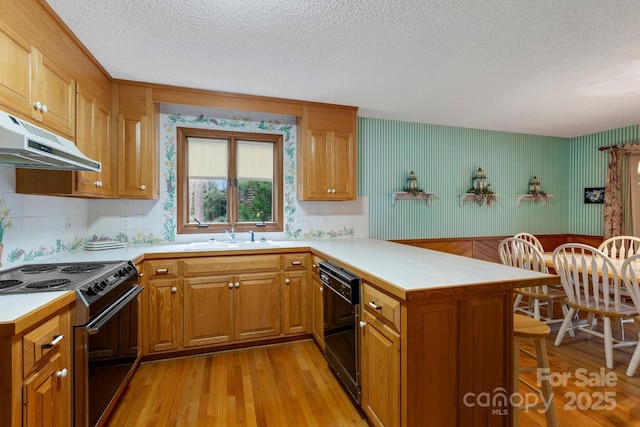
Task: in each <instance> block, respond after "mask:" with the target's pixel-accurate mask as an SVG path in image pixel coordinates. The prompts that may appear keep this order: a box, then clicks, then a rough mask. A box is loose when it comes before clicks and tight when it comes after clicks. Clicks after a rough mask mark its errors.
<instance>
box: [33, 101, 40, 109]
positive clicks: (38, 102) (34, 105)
mask: <svg viewBox="0 0 640 427" xmlns="http://www.w3.org/2000/svg"><path fill="white" fill-rule="evenodd" d="M33 107H34V108H35V109H36V110H39V109H41V108H42V102H40V101H36V102H34V103H33Z"/></svg>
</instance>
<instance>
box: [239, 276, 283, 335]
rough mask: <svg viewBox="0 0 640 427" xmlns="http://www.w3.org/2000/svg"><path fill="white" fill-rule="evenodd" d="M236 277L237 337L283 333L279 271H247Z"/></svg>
mask: <svg viewBox="0 0 640 427" xmlns="http://www.w3.org/2000/svg"><path fill="white" fill-rule="evenodd" d="M235 279H236V280H235V282H234V288H235V289H234V290H235V292H236V295H235V298H236V304H235V313H234V314H235V316H234V318H235V339H236V340H252V339H257V338H265V337H272V336H277V335H280V301H279V300H280V289H279V286H278V284H279V282H280V272H272V273H256V274H244V275H240V276H237V277H236V278H235Z"/></svg>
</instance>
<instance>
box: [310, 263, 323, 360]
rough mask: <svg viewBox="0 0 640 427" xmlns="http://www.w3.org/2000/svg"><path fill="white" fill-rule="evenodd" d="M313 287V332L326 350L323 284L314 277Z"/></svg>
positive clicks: (321, 346)
mask: <svg viewBox="0 0 640 427" xmlns="http://www.w3.org/2000/svg"><path fill="white" fill-rule="evenodd" d="M312 282H313V285H312V287H311V316H312V320H311V323H312V325H311V327H312V330H311V332H312V333H313V338H314V339H315V340H316V343H318V345H319V346H320V348H321V349H322V350H324V311H323V310H324V289H323V287H322V282H321V281H320V280H319V279H317V278H316V276H315V275H314V276H313V280H312Z"/></svg>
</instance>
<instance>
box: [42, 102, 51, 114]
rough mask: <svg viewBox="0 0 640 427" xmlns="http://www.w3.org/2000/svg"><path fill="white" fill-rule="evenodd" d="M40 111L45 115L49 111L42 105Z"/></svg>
mask: <svg viewBox="0 0 640 427" xmlns="http://www.w3.org/2000/svg"><path fill="white" fill-rule="evenodd" d="M40 111H42V112H43V113H46V112H47V111H49V107H47V106H46V105H44V104H42V108H40Z"/></svg>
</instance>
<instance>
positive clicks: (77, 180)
mask: <svg viewBox="0 0 640 427" xmlns="http://www.w3.org/2000/svg"><path fill="white" fill-rule="evenodd" d="M73 105H74V106H76V107H77V111H76V113H75V114H74V117H75V118H76V120H75V125H76V132H75V134H76V145H77V147H78V149H79V150H80V151H81V152H82V153H83V154H84V155H86V156H87V157H89V158H91V159H94V160H97V161H99V162H100V163H101V171H100V172H85V171H82V172H81V171H69V170H44V169H22V168H17V169H16V192H17V193H23V194H46V195H56V196H77V197H97V198H109V197H112V196H113V168H114V164H113V160H112V159H113V155H112V152H113V141H112V137H111V135H112V132H111V129H112V120H111V117H112V115H111V92H110V91H104V90H100V88H99V85H93V86H92V87H91V89H89V88H86V87H84V86H81V85H80V84H78V85H77V100H76V102H74V103H73Z"/></svg>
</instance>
